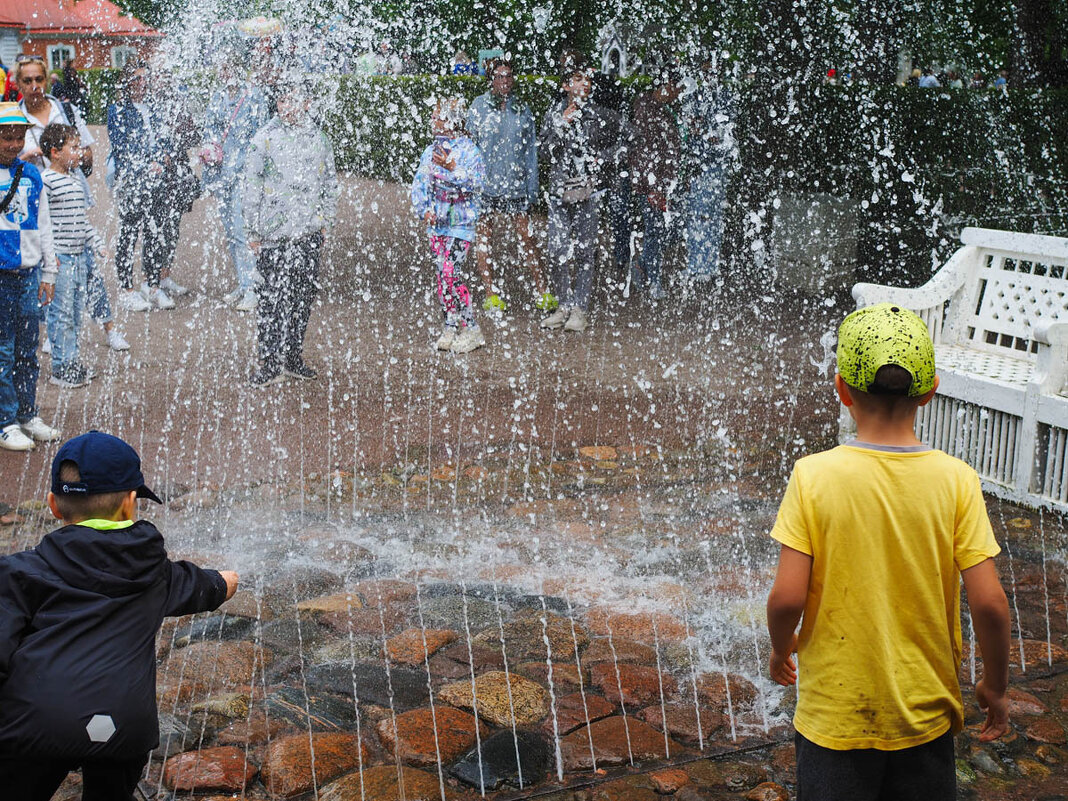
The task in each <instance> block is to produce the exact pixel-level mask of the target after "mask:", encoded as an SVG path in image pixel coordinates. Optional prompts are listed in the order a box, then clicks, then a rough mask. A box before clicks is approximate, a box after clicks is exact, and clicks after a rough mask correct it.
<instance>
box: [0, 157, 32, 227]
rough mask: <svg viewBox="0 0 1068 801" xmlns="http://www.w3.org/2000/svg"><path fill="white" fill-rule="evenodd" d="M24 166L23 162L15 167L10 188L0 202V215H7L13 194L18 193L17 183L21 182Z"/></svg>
mask: <svg viewBox="0 0 1068 801" xmlns="http://www.w3.org/2000/svg"><path fill="white" fill-rule="evenodd" d="M25 166H26V164H25V162H22V161H20V162H19V163H18V165H17V166H16V167H15V174H14V175H12V176H11V187H10V188H9V189H8V190H7V194H6V195H4V199H3V200H0V214H7V207H8V206H10V205H11V201H12V200H13V199H14V197H15V193H16V192H17V191H19V181H21V180H22V168H23V167H25Z"/></svg>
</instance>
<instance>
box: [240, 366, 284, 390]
mask: <svg viewBox="0 0 1068 801" xmlns="http://www.w3.org/2000/svg"><path fill="white" fill-rule="evenodd" d="M283 381H285V377H284V376H283V375H282V374H281V373H273V372H271V371H269V370H266V369H264V368H263V367H261V368H260V369H259V370H257V371H256V372H254V373H253V374H252V375H251V376H249V379H248V382H249V383H250V384H252V386H254V387H266V386H270V385H271V384H281V383H282V382H283Z"/></svg>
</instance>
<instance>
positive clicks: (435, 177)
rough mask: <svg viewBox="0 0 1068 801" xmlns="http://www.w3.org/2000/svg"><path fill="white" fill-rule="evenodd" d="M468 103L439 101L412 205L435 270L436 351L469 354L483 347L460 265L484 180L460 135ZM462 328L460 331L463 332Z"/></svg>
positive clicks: (472, 147) (474, 149) (475, 154)
mask: <svg viewBox="0 0 1068 801" xmlns="http://www.w3.org/2000/svg"><path fill="white" fill-rule="evenodd" d="M466 117H467V109H466V104H465V103H464V101H463V100H462V99H461V98H448V99H444V100H441V101H439V102H438V103H437V105H436V106H435V108H434V115H433V117H432V118H431V121H430V127H431V132H432V133H433V134H434V141H433V143H431V144H430V145H428V146H427V148H426V150H424V151H423V156H422V158H420V160H419V168H418V169H417V170H416V173H415V181H414V182H413V183H412V207H413V208H414V209H415V212H416V214H418V215H419V216H420V217H422V218H423V220H424V222H425V223H426V227H427V234H428V236H429V237H430V249H431V251H432V253H433V254H434V266H435V268H436V272H437V293H438V300H439V301H441V308H442V311H443V312H444V315H445V330H444V331H443V332H442V334H441V336H440V337H439V338H438V342H437V347H438V350H451V351H453V352H454V353H467V352H469V351H472V350H475V349H476V348H480V347H482V346H483V345H485V344H486V338H485V336H483V334H482V331H481V329H480V328H479V327H478V323H477V322H475V313H474V309H473V307H472V304H471V292H470V291H469V290H468V288H467V284H466V283H464V282H463V281H462V278H461V276H460V267H461V265H462V264H463V263H464V262H465V261H466V260H467V255H468V253H469V252H470V251H471V243H472V242H473V241H474V239H475V223H476V222H477V220H478V214H479V201H480V197H481V194H482V188H483V186H484V184H485V181H486V172H485V168H484V167H483V164H482V154H481V153H480V152H479V149H478V146H477V145H476V144H475V143H474V142H472V141H471V140H470V139H469V138H468V137H467V136H466V135H465V134H464V120H465V119H466ZM461 327H462V328H461Z"/></svg>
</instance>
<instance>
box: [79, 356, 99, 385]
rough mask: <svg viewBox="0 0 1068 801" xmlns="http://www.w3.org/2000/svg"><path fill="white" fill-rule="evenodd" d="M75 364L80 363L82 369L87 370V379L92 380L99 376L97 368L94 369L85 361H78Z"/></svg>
mask: <svg viewBox="0 0 1068 801" xmlns="http://www.w3.org/2000/svg"><path fill="white" fill-rule="evenodd" d="M75 364H76V365H78V367H79V368H81V369H82V370H85V380H86V381H92V380H93V379H94V378H96V377H97V374H96V370H94V369H93V368H92V367H90V366H89V365H88V364H86V363H85V362H83V361H76V362H75Z"/></svg>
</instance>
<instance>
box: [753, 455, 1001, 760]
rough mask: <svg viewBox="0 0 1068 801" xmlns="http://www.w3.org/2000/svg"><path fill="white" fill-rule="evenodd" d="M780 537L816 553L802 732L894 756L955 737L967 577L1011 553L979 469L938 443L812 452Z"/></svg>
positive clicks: (802, 674) (826, 743) (803, 660)
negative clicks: (999, 538)
mask: <svg viewBox="0 0 1068 801" xmlns="http://www.w3.org/2000/svg"><path fill="white" fill-rule="evenodd" d="M771 536H772V537H774V538H775V539H776V540H778V541H779V542H781V543H782V544H783V545H786V546H788V547H790V548H793V549H794V550H797V551H801V552H802V553H805V554H808V555H810V556H811V557H812V576H811V578H810V579H809V586H808V599H807V600H806V602H805V613H804V617H803V618H802V621H801V631H800V634H799V635H798V682H797V686H798V700H797V710H796V712H795V715H794V727H795V728H796V729H797V731H798V732H800V733H801V734H802V736H804V737H805V738H806V739H808V740H811V741H812V742H814V743H816V744H817V745H821V746H823V747H824V748H832V749H836V750H849V749H855V748H878V749H881V750H884V751H893V750H897V749H901V748H911V747H912V746H915V745H921V744H923V743H926V742H930V741H931V740H934V739H936V738H937V737H940V736H941V735H942V734H944V733H945V732H946V731H947V730H949V729H950V728H952V729H953V731H959V730H960V729H961V727H962V726H963V721H964V710H963V703H962V701H961V694H960V685H959V683H958V681H957V670H958V667H959V665H960V654H961V634H960V578H959V571H962V570H966V569H967V568H969V567H973V566H974V565H977V564H979V563H980V562H982V561H983V560H985V559H987V558H989V557H992V556H995V555H996V554H997V553H998V552H999V551H1000V550H1001V549H1000V548H999V547H998V544H997V542H995V540H994V532H993V530H992V529H991V527H990V520H989V518H988V517H987V513H986V505H985V503H984V502H983V495H982V491H981V489H980V487H979V476H978V475H977V474H976V472H975V471H974V470H973V469H972V468H971V467H969V466H968V465H966V464H965V463H964V462H962V461H960V460H958V459H954V458H953V457H952V456H949V455H947V454H946V453H943V452H942V451H938V450H929V449H925V450H919V451H917V450H911V451H909V450H904V451H903V450H900V449H898V450H893V449H891V450H882V449H876V448H875V447H873V446H861V445H856V444H851V445H843V446H840V447H838V448H834V449H833V450H829V451H825V452H823V453H818V454H814V455H812V456H807V457H805V458H803V459H800V460H799V461H798V462H797V463H796V464H795V465H794V471H793V474H792V475H791V476H790V482H789V484H788V485H787V487H786V495H785V497H784V498H783V501H782V506H781V507H780V508H779V515H778V518H777V519H776V521H775V527H774V529H773V530H772V532H771Z"/></svg>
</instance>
